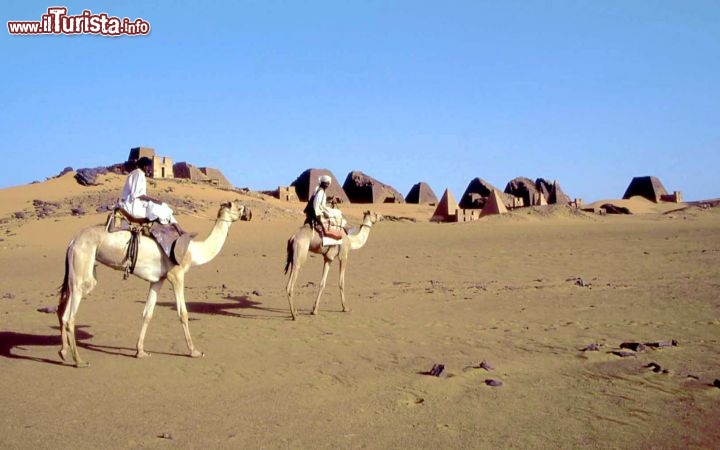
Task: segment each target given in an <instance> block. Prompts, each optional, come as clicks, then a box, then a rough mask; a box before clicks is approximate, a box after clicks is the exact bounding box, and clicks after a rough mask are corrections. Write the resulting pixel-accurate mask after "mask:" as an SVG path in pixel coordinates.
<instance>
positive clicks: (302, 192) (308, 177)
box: [290, 169, 350, 204]
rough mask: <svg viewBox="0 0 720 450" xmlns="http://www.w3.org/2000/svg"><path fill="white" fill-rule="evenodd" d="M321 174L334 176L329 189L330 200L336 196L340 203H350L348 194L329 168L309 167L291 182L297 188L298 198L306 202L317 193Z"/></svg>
mask: <svg viewBox="0 0 720 450" xmlns="http://www.w3.org/2000/svg"><path fill="white" fill-rule="evenodd" d="M320 175H329V176H330V178H332V183H331V184H330V187H329V188H328V189H327V196H328V200H330V199H331V198H334V199H336V200H337V201H338V203H345V204H347V203H350V199H348V196H347V194H346V193H345V191H344V190H343V188H342V186H340V185H339V184H338V182H337V178H336V177H335V175H333V173H332V172H330V171H329V170H328V169H307V170H306V171H304V172H303V173H301V174H300V176H298V177H297V179H296V180H295V181H293V182H292V184H290V186H293V187H294V188H295V192H296V193H297V196H298V198H299V199H300V201H302V202H306V201H308V200H309V199H310V197H312V195H313V194H314V193H315V188H316V187H317V186H318V184H319V183H318V177H320Z"/></svg>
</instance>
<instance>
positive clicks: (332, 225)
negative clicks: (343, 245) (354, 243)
mask: <svg viewBox="0 0 720 450" xmlns="http://www.w3.org/2000/svg"><path fill="white" fill-rule="evenodd" d="M315 229H316V230H317V232H318V233H320V235H321V236H324V237H329V238H332V239H342V237H343V233H344V230H343V228H342V227H341V226H340V225H339V224H338V223H337V222H336V221H335V220H334V219H328V218H325V217H323V218H321V219H319V220H316V221H315Z"/></svg>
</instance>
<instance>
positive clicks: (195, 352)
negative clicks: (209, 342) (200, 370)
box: [190, 350, 205, 358]
mask: <svg viewBox="0 0 720 450" xmlns="http://www.w3.org/2000/svg"><path fill="white" fill-rule="evenodd" d="M203 356H205V353H203V352H201V351H200V350H193V351H191V352H190V357H191V358H202V357H203Z"/></svg>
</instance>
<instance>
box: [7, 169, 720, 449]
mask: <svg viewBox="0 0 720 450" xmlns="http://www.w3.org/2000/svg"><path fill="white" fill-rule="evenodd" d="M101 181H102V184H101V185H98V186H93V187H82V186H79V185H78V184H77V183H75V181H74V179H73V178H72V174H68V175H65V176H63V177H59V178H55V179H51V180H48V181H45V182H42V183H36V184H31V185H27V186H19V187H13V188H9V189H3V190H0V280H2V281H1V285H0V318H1V319H0V320H1V321H2V322H0V323H2V327H1V328H0V381H1V382H2V386H3V389H2V390H1V391H0V402H1V403H2V404H3V405H6V408H5V410H6V412H5V418H4V420H3V421H1V422H0V447H2V448H71V447H72V448H158V447H160V446H166V445H169V446H172V447H174V448H378V449H380V448H382V449H385V448H438V447H445V448H678V449H679V448H716V447H717V445H718V442H720V431H719V430H720V414H719V413H720V406H719V405H720V403H718V400H719V398H720V397H719V396H720V389H718V388H717V387H713V386H712V384H713V382H714V381H715V380H716V379H718V378H720V369H719V367H718V364H717V361H718V360H719V358H720V350H719V349H718V348H719V345H720V342H718V341H719V340H720V317H718V308H720V296H718V289H719V288H720V283H719V282H718V280H720V209H718V208H705V209H702V208H688V209H685V210H682V211H676V212H669V211H673V210H677V209H679V208H680V207H684V206H685V205H656V204H654V203H651V202H647V201H645V200H643V199H637V198H633V199H630V200H608V201H602V202H595V203H594V204H597V205H598V206H599V205H600V204H602V203H607V202H610V203H613V204H616V205H618V206H625V207H628V208H629V209H630V210H631V211H632V212H633V213H634V214H633V215H630V216H600V215H595V214H590V213H578V212H573V211H571V210H569V209H567V208H560V207H539V208H534V209H527V210H518V211H515V212H513V213H511V214H509V215H506V216H494V217H487V218H483V219H481V220H479V221H477V222H468V223H457V224H435V223H430V222H428V219H429V217H430V216H431V215H432V212H433V207H431V206H418V205H389V204H388V205H386V204H382V205H372V206H370V208H371V209H373V210H376V211H378V212H380V213H381V214H385V215H386V216H391V217H392V218H394V219H399V220H385V221H383V222H380V223H378V224H377V225H376V226H375V227H374V228H373V229H372V232H371V235H370V238H369V241H368V243H367V245H366V246H365V247H363V248H362V249H359V250H357V251H353V253H352V254H351V256H350V261H349V267H348V271H347V280H346V291H347V299H348V302H349V305H350V307H351V308H352V311H351V312H349V313H342V312H340V301H339V292H338V288H337V286H336V283H337V268H333V270H332V271H331V275H330V278H329V283H328V287H327V288H326V290H325V294H324V296H323V301H322V304H321V308H320V314H319V315H318V316H310V315H309V312H310V309H311V307H312V304H313V301H314V298H315V293H316V289H317V283H318V281H319V276H320V272H321V266H322V264H321V262H320V258H318V257H312V258H310V260H309V261H308V262H307V264H306V265H305V266H304V267H303V270H302V272H301V275H300V279H299V281H298V284H297V289H296V293H297V298H296V305H297V307H298V310H299V312H300V320H299V321H297V322H292V321H291V320H290V314H289V311H288V305H287V300H286V297H285V292H284V289H285V282H286V279H285V275H284V274H283V272H282V269H283V266H284V262H285V246H286V240H287V238H288V237H289V236H290V235H291V234H292V233H293V231H294V230H295V229H296V228H297V227H298V226H299V224H301V223H302V220H303V216H302V212H301V211H302V208H303V206H304V205H302V204H300V203H295V204H289V203H284V202H280V201H279V200H276V199H274V198H270V197H267V196H263V195H261V194H256V193H239V192H231V191H223V190H219V189H215V188H212V187H209V186H199V185H195V184H192V183H186V182H179V181H157V182H156V183H155V184H154V185H153V186H151V187H150V190H151V191H152V194H154V195H156V196H159V197H161V198H162V199H164V200H166V201H168V202H169V203H171V204H173V205H175V206H176V209H177V212H178V217H179V219H180V221H181V223H182V225H183V227H184V228H186V229H188V230H192V231H197V232H199V233H200V236H202V235H204V234H206V233H207V232H209V230H210V229H211V227H212V223H213V222H212V218H213V217H214V216H215V213H216V212H217V208H218V205H219V203H220V202H222V201H226V200H230V199H236V198H237V199H240V201H241V202H243V203H245V204H248V205H250V206H251V208H252V209H253V212H254V218H253V219H254V220H253V221H251V222H238V223H236V224H234V225H233V226H232V229H231V231H230V235H229V238H228V241H227V243H226V245H225V248H224V249H223V251H222V252H221V253H220V255H219V256H218V257H217V258H216V259H215V260H214V261H211V262H210V263H208V264H207V265H204V266H201V267H197V268H193V269H192V270H191V271H190V272H189V273H188V276H187V280H186V298H187V304H188V309H189V311H190V319H191V321H190V327H191V331H192V333H193V338H194V340H195V344H196V345H197V346H198V347H199V348H200V349H201V350H202V351H204V352H205V353H206V356H205V357H204V358H201V359H192V358H188V357H186V347H185V343H184V339H183V337H182V330H181V327H180V324H179V322H178V320H177V315H176V312H175V303H174V300H173V295H172V291H171V289H170V288H169V287H165V288H164V289H163V291H162V293H161V297H160V299H159V302H158V306H157V308H156V310H155V317H154V319H153V322H152V323H151V325H150V328H149V331H148V336H147V338H146V341H145V347H146V350H147V351H149V352H150V353H152V354H153V356H152V357H151V358H149V359H144V360H138V359H135V358H134V350H135V343H136V341H137V337H138V332H139V330H140V325H141V314H142V310H143V304H144V299H145V297H146V294H147V288H148V286H147V283H145V282H143V281H142V280H139V279H137V278H134V277H132V278H130V279H128V280H123V278H122V274H121V273H120V272H117V271H113V270H110V269H108V268H105V267H102V266H101V267H99V268H98V270H97V277H98V286H97V288H96V289H95V290H94V291H93V292H92V293H91V294H90V295H89V296H88V297H87V298H86V299H85V300H84V301H83V303H82V305H81V307H80V311H79V315H78V338H79V340H80V347H81V348H80V351H81V352H82V354H83V356H84V357H85V358H86V359H87V360H89V361H90V363H91V366H90V367H89V368H88V369H75V368H73V367H72V366H70V365H69V364H66V363H63V362H62V361H61V360H60V358H59V357H58V355H57V350H58V349H59V346H60V338H59V330H58V324H57V319H56V317H55V315H54V314H47V313H43V312H39V311H38V309H42V308H44V307H47V306H53V305H55V304H56V303H57V295H56V294H57V287H58V285H59V284H60V282H61V281H62V277H63V261H64V252H65V249H66V246H67V244H68V242H69V241H70V240H71V239H72V237H73V236H74V235H75V234H76V233H77V232H78V231H79V230H80V229H81V228H83V227H85V226H91V225H96V224H99V223H102V222H103V221H104V219H105V216H106V213H105V212H96V210H97V209H98V208H101V207H102V206H103V205H106V204H107V203H108V202H111V201H112V199H113V198H114V197H115V196H117V193H118V192H119V191H120V186H121V185H122V181H123V177H121V176H117V175H108V176H106V177H104V178H102V179H101ZM34 200H39V201H41V202H46V203H56V204H57V206H54V205H51V206H49V207H48V206H46V207H45V208H46V212H47V214H45V215H44V217H43V218H38V213H39V212H41V211H42V209H43V205H44V204H45V203H38V202H35V203H37V204H35V203H33V201H34ZM38 205H39V206H38ZM73 208H76V209H77V208H80V209H82V210H83V211H84V212H85V214H81V215H73V213H72V209H73ZM365 209H368V205H348V206H346V207H344V210H345V212H346V214H347V216H348V217H349V219H350V221H351V222H352V223H355V224H359V220H360V218H361V216H362V211H363V210H365ZM16 213H21V214H16ZM409 219H415V221H412V220H409ZM673 339H675V340H677V341H678V343H679V345H678V346H669V347H660V348H653V347H648V348H646V349H645V350H644V351H638V352H634V351H632V350H628V349H623V348H620V345H621V344H622V343H623V342H638V343H653V342H669V341H671V340H673ZM589 344H597V348H598V351H582V350H581V349H583V348H585V347H587V346H588V345H589ZM613 352H616V353H613ZM622 352H627V353H628V356H620V355H621V354H623V353H622ZM482 361H486V363H487V364H489V365H490V366H492V367H494V370H486V369H483V368H479V364H480V363H481V362H482ZM651 363H655V364H656V365H652V364H651ZM435 364H443V365H444V366H445V370H444V371H443V372H442V374H441V376H439V377H434V376H430V375H428V374H427V372H428V371H430V369H431V368H432V367H433V365H435ZM657 367H659V370H654V369H656V368H657ZM487 380H496V381H499V382H501V383H502V385H501V386H497V387H493V386H490V385H488V384H487V383H486V381H487Z"/></svg>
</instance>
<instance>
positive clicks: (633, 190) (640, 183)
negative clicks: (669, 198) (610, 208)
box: [623, 176, 667, 203]
mask: <svg viewBox="0 0 720 450" xmlns="http://www.w3.org/2000/svg"><path fill="white" fill-rule="evenodd" d="M635 195H640V196H642V197H645V198H646V199H648V200H650V201H651V202H655V203H657V202H659V201H660V199H661V197H662V196H663V195H667V191H666V190H665V186H663V184H662V183H661V182H660V180H659V179H658V178H657V177H653V176H646V177H635V178H633V179H632V181H631V182H630V185H629V186H628V187H627V190H626V191H625V195H623V200H627V199H629V198H630V197H633V196H635Z"/></svg>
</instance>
